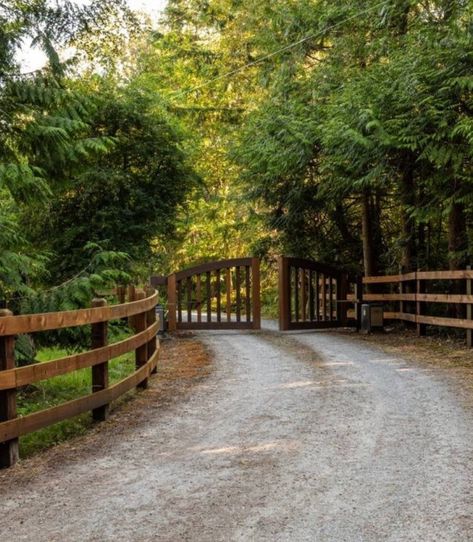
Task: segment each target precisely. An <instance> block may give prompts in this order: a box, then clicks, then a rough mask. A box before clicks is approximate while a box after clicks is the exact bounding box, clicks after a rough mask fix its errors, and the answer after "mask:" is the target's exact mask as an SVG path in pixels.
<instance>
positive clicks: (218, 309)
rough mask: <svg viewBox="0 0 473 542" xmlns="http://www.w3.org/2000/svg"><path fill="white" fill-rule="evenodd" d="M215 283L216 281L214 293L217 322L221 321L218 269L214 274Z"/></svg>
mask: <svg viewBox="0 0 473 542" xmlns="http://www.w3.org/2000/svg"><path fill="white" fill-rule="evenodd" d="M215 281H216V288H215V292H216V295H217V322H221V321H222V302H221V291H220V286H221V285H220V269H217V271H216V272H215Z"/></svg>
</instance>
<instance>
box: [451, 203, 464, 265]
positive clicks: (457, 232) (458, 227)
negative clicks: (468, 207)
mask: <svg viewBox="0 0 473 542" xmlns="http://www.w3.org/2000/svg"><path fill="white" fill-rule="evenodd" d="M467 249H468V236H467V229H466V218H465V207H464V205H463V203H459V202H454V203H452V207H451V208H450V214H449V216H448V265H449V269H451V270H455V269H461V268H464V267H465V265H466V263H467V261H466V252H467Z"/></svg>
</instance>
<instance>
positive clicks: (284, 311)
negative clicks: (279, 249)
mask: <svg viewBox="0 0 473 542" xmlns="http://www.w3.org/2000/svg"><path fill="white" fill-rule="evenodd" d="M278 272H279V277H278V285H279V287H278V289H279V330H280V331H287V330H288V329H289V320H290V312H291V306H290V299H289V265H288V261H287V258H286V257H285V256H279V257H278Z"/></svg>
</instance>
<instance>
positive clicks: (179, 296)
mask: <svg viewBox="0 0 473 542" xmlns="http://www.w3.org/2000/svg"><path fill="white" fill-rule="evenodd" d="M177 321H178V323H179V324H180V323H182V281H180V280H178V281H177Z"/></svg>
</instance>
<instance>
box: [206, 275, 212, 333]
mask: <svg viewBox="0 0 473 542" xmlns="http://www.w3.org/2000/svg"><path fill="white" fill-rule="evenodd" d="M206 282H207V323H210V322H212V282H211V279H210V271H207V273H206Z"/></svg>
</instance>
